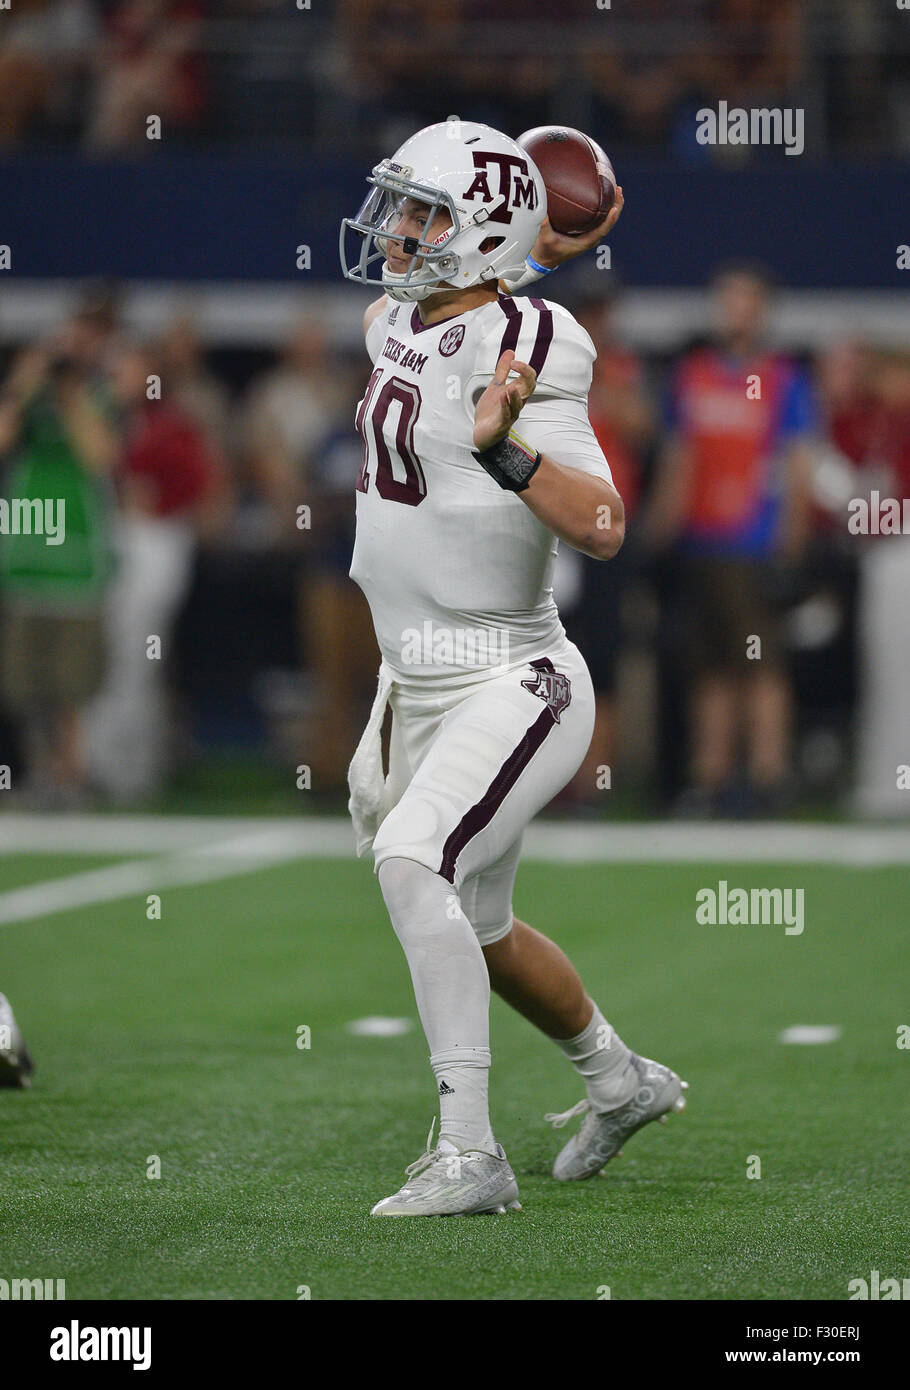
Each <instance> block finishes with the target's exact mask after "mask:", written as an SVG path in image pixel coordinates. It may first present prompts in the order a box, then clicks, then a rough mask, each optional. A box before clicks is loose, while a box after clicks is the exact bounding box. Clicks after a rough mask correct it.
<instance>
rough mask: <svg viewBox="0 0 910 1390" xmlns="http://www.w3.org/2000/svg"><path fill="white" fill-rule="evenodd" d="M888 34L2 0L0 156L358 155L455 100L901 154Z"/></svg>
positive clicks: (866, 0)
mask: <svg viewBox="0 0 910 1390" xmlns="http://www.w3.org/2000/svg"><path fill="white" fill-rule="evenodd" d="M908 89H910V39H908V34H907V26H906V23H905V15H904V14H903V13H902V12H901V9H900V7H899V6H897V5H894V4H891V5H881V4H878V3H876V0H675V3H674V4H673V5H672V6H668V5H666V4H665V3H664V0H612V4H611V5H609V6H608V5H599V4H597V3H596V0H561V4H560V5H559V6H558V18H554V16H553V12H552V10H551V7H548V6H544V5H539V6H535V5H529V4H528V3H527V0H332V2H331V3H330V2H329V0H326V2H325V3H322V0H320V3H315V0H314V3H312V4H309V3H307V4H301V5H298V4H295V3H293V0H219V3H215V0H15V3H14V4H13V5H12V6H11V7H9V8H8V9H6V10H0V148H2V147H3V146H6V147H7V148H9V147H15V146H21V145H23V144H28V143H33V142H39V143H40V142H44V143H79V144H81V145H82V147H83V148H84V149H86V150H87V151H88V152H90V153H92V154H94V155H102V154H116V153H138V152H141V151H142V150H143V149H145V150H146V151H147V150H148V148H149V146H148V143H147V139H146V136H147V121H148V117H149V116H150V115H155V116H158V117H160V119H161V122H162V128H163V132H164V138H166V139H167V140H168V141H170V142H173V141H175V140H176V141H181V140H182V141H188V142H195V143H214V144H224V143H235V144H244V143H246V144H256V145H261V144H263V143H291V144H296V145H297V146H299V147H303V148H311V147H312V145H313V142H314V140H315V141H316V142H317V143H318V146H319V148H320V149H322V150H329V151H331V152H332V153H335V154H337V153H339V152H342V151H343V150H345V149H347V150H351V151H356V153H358V154H363V153H367V152H371V151H376V150H378V149H379V148H385V147H387V146H389V145H391V146H392V147H394V146H396V145H397V144H398V143H400V140H401V138H403V135H406V134H409V133H410V132H411V131H412V130H413V129H414V127H415V126H419V125H423V124H427V123H429V122H430V121H434V120H438V119H440V112H442V113H443V118H444V115H445V114H448V113H450V112H451V113H457V112H461V113H464V112H465V111H468V110H470V112H471V115H472V117H473V118H474V119H480V120H487V121H489V122H490V123H491V124H493V125H495V126H499V127H501V128H503V129H508V130H515V131H518V130H521V129H523V128H526V127H529V126H533V125H539V124H541V123H543V122H548V121H563V122H567V123H569V124H574V125H577V126H580V127H581V128H583V129H588V130H594V131H596V132H597V133H598V136H599V138H600V139H601V141H602V143H605V144H606V145H607V146H608V147H609V148H611V149H619V150H620V151H622V150H623V149H628V148H630V147H636V146H639V147H643V148H645V149H666V148H673V149H675V150H676V151H677V153H679V154H680V155H681V156H682V157H687V158H690V159H692V160H696V159H699V160H705V159H710V158H714V159H720V158H722V159H727V160H729V159H731V158H736V159H737V160H739V161H742V160H743V159H745V158H750V159H755V158H760V157H763V155H767V153H768V152H767V151H762V150H761V149H756V148H751V149H749V148H746V147H741V146H740V147H735V146H726V147H718V148H713V149H711V148H708V147H705V146H702V145H699V144H698V143H697V142H696V140H695V121H694V119H693V117H694V113H695V112H696V111H697V110H698V109H699V108H700V107H702V106H704V105H714V104H716V103H717V102H718V101H720V100H725V101H727V102H728V104H729V105H730V106H731V107H736V106H745V107H763V106H771V107H775V106H788V105H798V106H801V107H805V108H806V109H807V110H808V112H809V122H810V125H811V130H812V147H813V149H815V150H816V152H818V151H821V150H825V149H828V150H837V151H846V152H869V151H872V152H883V151H894V152H906V151H907V150H908V149H910V123H908V120H907V96H908Z"/></svg>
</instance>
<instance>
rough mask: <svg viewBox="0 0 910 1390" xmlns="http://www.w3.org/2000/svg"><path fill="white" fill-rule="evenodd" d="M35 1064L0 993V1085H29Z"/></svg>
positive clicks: (7, 1002) (11, 1012) (23, 1086)
mask: <svg viewBox="0 0 910 1390" xmlns="http://www.w3.org/2000/svg"><path fill="white" fill-rule="evenodd" d="M34 1070H35V1064H34V1062H33V1061H32V1059H31V1057H30V1056H29V1052H28V1048H27V1047H26V1046H25V1041H24V1039H23V1037H22V1033H21V1032H20V1031H19V1025H18V1023H17V1022H16V1019H15V1015H14V1014H13V1011H12V1009H11V1008H10V1003H9V1000H8V999H7V997H6V995H5V994H0V1086H18V1087H20V1088H21V1089H24V1088H26V1087H28V1086H30V1085H31V1084H32V1083H31V1074H32V1072H33V1071H34Z"/></svg>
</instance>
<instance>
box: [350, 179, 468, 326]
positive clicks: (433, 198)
mask: <svg viewBox="0 0 910 1390" xmlns="http://www.w3.org/2000/svg"><path fill="white" fill-rule="evenodd" d="M409 173H410V170H407V169H403V168H401V167H400V166H399V165H395V164H392V163H391V162H390V161H386V162H385V163H383V164H379V165H377V166H376V168H375V169H374V171H373V173H372V175H371V176H370V177H369V178H368V179H367V182H368V183H369V184H370V185H371V188H370V191H369V193H368V194H367V196H366V198H365V199H364V201H363V204H362V206H361V208H360V210H359V212H358V213H357V215H356V216H355V217H346V218H345V219H344V221H343V222H342V224H341V236H340V240H339V250H340V253H341V266H342V270H343V272H344V275H345V277H346V278H347V279H348V280H355V281H358V282H359V283H360V284H364V285H376V286H377V287H378V288H382V289H384V290H385V291H386V293H387V294H388V295H389V296H390V297H391V298H392V299H399V300H405V301H407V300H417V299H423V298H425V296H426V295H428V294H431V293H432V292H433V290H435V289H436V288H437V287H438V286H440V285H442V284H443V283H444V282H445V281H447V280H448V279H449V277H450V276H452V275H454V274H455V273H456V272H457V270H458V266H459V259H458V256H456V255H455V254H454V253H453V252H452V250H451V249H450V247H449V243H450V242H451V241H452V239H453V238H454V237H455V236H457V234H458V233H459V232H460V231H461V230H462V228H461V225H460V221H459V216H458V213H457V211H456V209H455V204H454V203H453V201H452V198H451V197H450V195H449V194H448V193H447V192H446V191H445V190H444V189H441V188H434V187H432V186H431V185H430V184H424V183H417V182H415V181H414V180H413V179H411V178H410V177H409V176H408V175H409ZM406 198H413V199H414V200H415V201H416V202H418V203H421V204H423V205H424V206H425V207H426V219H427V220H426V228H425V230H426V231H432V227H433V222H434V220H435V217H436V213H437V212H438V211H439V209H440V208H443V209H445V211H446V212H447V213H448V215H449V218H450V219H451V225H450V226H449V227H448V228H447V229H446V231H445V232H441V233H440V234H439V235H438V236H437V237H435V238H434V239H433V240H432V241H428V240H426V239H425V237H424V236H420V237H406V236H403V235H401V234H400V233H397V232H394V231H392V230H391V228H393V227H395V226H396V225H397V224H398V223H399V221H400V220H401V208H402V204H403V203H404V200H405V199H406ZM348 233H353V235H354V236H355V237H356V238H358V239H359V254H358V255H357V256H356V258H355V259H353V260H352V261H349V260H348V256H347V249H348ZM390 242H397V243H398V244H399V245H400V246H401V249H402V251H403V253H404V255H406V256H410V258H411V259H410V264H409V265H408V268H407V270H406V271H404V272H401V273H396V272H395V271H393V270H390V269H389V266H388V264H387V257H388V247H389V243H390ZM355 245H356V243H355ZM418 262H419V264H418ZM377 263H378V264H379V266H380V267H381V268H380V271H379V275H378V276H377V275H375V274H371V273H370V272H371V269H372V268H373V267H375V266H376V265H377Z"/></svg>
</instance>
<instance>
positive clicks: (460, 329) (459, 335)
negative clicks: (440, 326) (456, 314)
mask: <svg viewBox="0 0 910 1390" xmlns="http://www.w3.org/2000/svg"><path fill="white" fill-rule="evenodd" d="M463 342H464V324H463V323H456V324H455V327H454V328H447V329H446V331H445V333H443V335H442V337H441V338H440V339H439V351H440V352H441V353H442V355H443V357H451V356H452V354H453V353H455V352H457V351H458V349H459V348H460V347H461V345H462V343H463Z"/></svg>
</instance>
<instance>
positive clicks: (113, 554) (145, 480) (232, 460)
mask: <svg viewBox="0 0 910 1390" xmlns="http://www.w3.org/2000/svg"><path fill="white" fill-rule="evenodd" d="M709 293H710V297H711V306H712V315H713V317H712V323H713V329H712V332H711V334H710V335H709V336H708V337H707V338H706V339H705V340H704V341H701V342H698V343H695V344H693V345H692V346H691V347H689V348H688V349H687V350H686V351H684V352H682V353H680V354H678V355H676V356H675V357H673V358H672V359H668V360H658V359H649V360H643V359H642V358H641V357H640V356H639V355H637V354H636V353H635V352H634V351H633V350H632V349H631V348H630V347H629V346H628V344H626V343H624V342H623V340H622V338H621V335H620V334H619V332H618V330H617V327H616V323H617V317H616V309H615V302H614V300H613V298H612V297H610V296H606V297H604V296H601V297H599V298H597V299H596V300H592V299H588V300H585V301H583V302H581V303H578V304H576V305H575V306H574V307H575V311H576V314H577V316H578V317H579V319H580V320H581V322H582V323H584V325H585V326H586V328H587V329H588V331H589V332H590V334H591V336H592V338H593V339H594V341H595V344H596V346H597V348H598V359H597V365H596V371H595V378H594V383H593V386H592V392H591V400H590V411H591V419H592V423H593V425H594V428H595V430H596V432H597V434H598V436H599V438H600V440H601V443H602V446H603V449H604V452H605V454H606V456H607V458H608V459H609V460H610V463H611V466H612V469H613V472H614V476H615V480H616V483H617V486H618V488H619V490H620V492H621V493H622V495H623V497H624V499H625V503H626V508H627V513H628V517H629V526H628V539H627V542H626V545H625V547H624V548H623V550H622V552H621V553H620V555H619V557H618V558H617V559H616V560H614V561H612V562H610V563H609V564H598V563H597V562H595V561H589V560H587V559H585V558H583V557H581V556H580V555H578V554H577V553H575V552H572V551H569V550H568V549H567V548H566V547H563V548H562V551H561V553H560V563H559V566H558V569H557V574H556V580H555V585H556V591H557V598H558V601H559V604H560V609H561V612H562V614H563V618H564V621H565V623H566V626H567V629H568V631H569V633H570V635H571V636H572V637H573V638H574V639H575V640H577V641H578V642H579V643H580V645H581V646H582V648H583V650H584V652H585V655H586V657H587V658H588V661H589V664H590V666H591V669H592V674H593V676H594V682H595V687H596V690H597V724H596V729H595V734H594V739H593V742H592V746H591V751H590V755H589V757H588V759H587V761H586V763H585V765H584V766H583V767H582V769H581V770H580V771H579V773H578V775H577V777H576V778H575V780H574V782H573V784H572V786H571V787H570V788H569V789H568V790H567V792H566V793H565V794H564V797H563V803H564V804H565V805H566V806H569V807H571V808H573V809H577V810H584V809H585V808H588V807H591V808H601V809H603V808H604V807H605V806H608V805H609V803H610V800H611V799H610V798H609V797H605V796H604V791H605V790H606V789H613V790H614V791H615V790H616V789H620V791H621V790H622V789H623V788H626V789H628V788H629V787H635V788H637V789H638V790H639V791H640V792H641V793H642V794H643V795H646V796H648V797H650V798H651V800H652V802H653V804H654V805H655V806H659V807H660V808H661V809H664V810H666V809H672V810H675V811H677V812H678V813H679V814H680V815H685V816H726V815H729V816H746V815H762V814H779V813H782V812H785V811H786V810H787V808H788V807H790V806H793V805H795V804H799V803H802V802H804V801H805V799H806V797H807V796H808V797H812V796H819V795H823V796H826V797H829V798H834V797H836V798H840V799H843V798H844V797H849V798H851V799H852V802H853V804H854V805H855V806H856V807H858V808H859V809H861V810H863V811H865V812H868V813H870V814H881V815H889V814H902V813H904V810H905V807H906V806H907V802H908V797H907V791H908V788H907V787H906V786H905V785H903V784H902V782H901V773H900V766H901V765H902V764H904V763H906V762H907V761H910V758H908V754H910V701H908V700H907V699H906V690H907V688H908V681H910V671H908V670H907V666H908V662H910V630H908V622H910V605H908V603H907V599H906V595H907V593H908V592H910V525H908V528H907V529H908V534H906V535H905V534H902V533H900V528H899V527H898V528H897V533H894V532H895V528H894V526H893V525H884V524H882V525H879V524H877V523H876V522H875V518H876V517H879V516H881V515H883V514H884V513H883V511H882V507H881V505H880V503H879V502H877V501H876V500H875V499H887V498H892V499H903V498H910V352H904V353H902V352H897V351H894V350H892V349H889V350H884V349H878V348H876V347H875V346H874V345H873V344H870V343H864V342H860V341H853V340H850V339H848V338H846V337H845V338H844V339H843V340H842V341H840V342H838V343H836V344H832V346H831V347H830V348H829V349H828V350H827V351H826V352H825V353H823V354H822V355H821V356H820V357H818V358H817V359H816V360H807V361H797V360H794V359H792V358H790V357H788V356H785V355H783V354H781V353H779V352H777V351H775V350H774V349H773V348H772V347H771V346H769V344H768V341H767V339H766V335H765V328H766V322H767V315H768V310H769V304H770V301H771V298H772V296H773V289H772V287H771V285H770V284H769V283H768V280H767V278H766V276H765V275H764V273H763V272H762V271H761V270H760V269H758V268H756V267H752V266H748V265H741V266H730V267H727V268H726V269H724V270H723V271H721V272H720V273H719V274H718V275H717V277H716V279H715V281H714V282H713V283H712V285H711V286H710V288H709ZM366 375H367V362H366V358H365V356H364V357H363V358H362V359H361V357H360V356H359V355H358V356H355V357H354V358H353V359H351V358H349V357H347V356H345V355H344V353H343V352H341V351H340V350H339V349H338V348H337V347H336V346H335V345H334V344H333V342H332V341H331V339H330V337H329V336H328V334H327V331H326V326H325V324H324V323H323V322H322V321H316V320H315V319H313V318H305V319H302V320H301V321H300V322H299V323H298V324H297V326H296V328H295V330H294V331H293V333H292V334H291V335H290V337H289V339H288V341H287V342H286V343H285V344H284V345H283V347H282V348H281V350H280V351H278V352H276V353H274V354H271V353H265V352H259V353H251V352H249V351H246V352H239V350H234V351H233V352H230V351H227V350H224V349H221V350H219V351H217V352H207V351H205V350H204V348H203V345H202V344H201V342H200V339H199V335H198V332H197V329H196V327H195V325H194V323H193V320H192V318H191V317H190V316H182V317H179V318H177V319H175V321H174V322H172V323H171V324H170V325H169V326H168V327H167V329H166V331H165V332H164V333H162V334H161V335H160V337H159V338H157V339H156V340H155V341H153V342H137V341H135V340H134V339H132V338H131V337H130V336H129V335H128V334H127V333H126V332H125V330H124V328H123V325H122V316H121V310H120V302H119V296H118V291H117V289H116V287H114V286H111V285H103V284H97V285H89V286H86V287H83V289H82V290H80V292H79V294H78V297H77V298H76V300H75V302H74V306H73V310H72V313H71V315H70V316H69V317H68V319H67V321H66V322H65V323H63V324H62V325H61V326H60V327H59V329H58V330H57V331H56V332H54V333H53V334H52V335H51V336H50V337H49V338H47V339H45V340H42V341H41V342H37V343H30V344H27V345H25V346H23V347H21V348H20V349H19V350H17V351H15V352H13V353H12V354H11V355H10V360H9V362H8V363H7V365H6V369H5V371H4V372H3V374H2V377H0V501H2V500H4V499H5V502H6V504H7V505H8V506H11V505H12V503H13V500H14V499H20V501H21V500H22V499H26V500H28V499H44V498H57V499H64V500H65V504H66V527H65V539H63V541H62V543H53V544H48V543H47V542H48V535H47V534H46V533H45V534H41V530H42V528H41V525H40V524H38V523H36V525H35V526H32V527H29V528H20V533H19V534H14V533H13V532H14V531H15V529H16V528H14V527H11V526H8V525H7V526H5V527H4V531H5V534H3V535H0V752H2V751H5V750H6V749H11V750H18V751H14V753H13V755H12V762H13V763H14V764H15V768H16V775H15V777H14V790H15V791H16V792H17V793H18V795H20V796H21V797H22V799H23V800H24V801H25V802H26V803H27V804H30V805H38V806H48V807H52V806H53V807H65V806H78V805H81V804H94V803H97V802H98V801H99V800H107V801H110V802H111V803H114V804H138V803H141V802H142V801H144V800H148V799H149V798H154V797H156V796H158V795H159V794H160V793H161V792H162V790H163V789H164V788H166V787H167V785H168V784H169V781H170V779H171V778H172V776H173V774H174V772H175V770H176V769H177V768H178V767H179V766H180V764H181V759H183V758H184V757H186V756H187V753H188V750H189V749H190V748H193V747H196V748H198V747H200V746H203V747H204V746H225V745H229V746H237V745H241V744H246V745H252V746H254V747H255V748H256V749H257V750H258V753H259V755H260V756H261V755H262V754H263V752H265V753H266V754H267V755H268V756H269V757H271V758H272V759H273V761H274V762H276V763H278V764H280V765H282V766H285V767H289V768H294V767H295V766H296V767H300V766H301V765H303V764H305V765H306V766H307V768H308V769H309V773H308V776H309V777H311V779H312V781H311V785H312V788H313V789H314V790H315V791H316V792H317V793H324V794H326V795H331V794H333V793H334V794H336V795H337V794H338V793H339V792H340V791H341V790H342V789H343V784H344V774H345V769H346V765H347V762H348V760H349V758H350V755H351V752H352V750H353V747H354V744H355V742H356V737H357V734H358V731H359V728H360V726H361V723H362V720H363V718H364V713H365V710H366V709H367V708H368V706H369V701H370V695H371V691H372V687H373V684H374V679H375V670H376V666H377V664H378V655H377V651H376V646H375V641H374V638H373V635H372V630H371V626H370V620H369V614H368V611H367V609H366V605H365V603H364V601H363V599H362V596H361V595H360V592H359V590H358V589H357V588H356V587H355V586H354V585H353V583H352V582H351V581H350V580H349V579H348V577H347V570H348V566H349V562H350V554H351V546H352V540H353V516H354V505H353V487H354V480H355V478H356V476H357V472H358V468H359V463H360V453H361V446H360V441H359V439H358V437H357V435H356V433H355V431H354V425H353V419H354V413H355V407H356V402H357V399H358V397H359V395H360V394H361V392H362V388H363V384H364V381H365V379H366ZM869 499H872V504H873V505H872V509H871V510H869V511H867V513H862V506H861V505H860V504H863V503H864V502H865V501H867V500H869ZM907 511H908V513H910V502H908V503H907ZM2 514H3V513H2V509H0V515H2ZM6 515H11V513H7V514H6ZM863 515H865V517H866V521H865V524H854V521H855V520H856V517H857V516H859V518H860V522H861V521H862V516H863ZM39 522H40V518H39ZM44 529H45V532H47V531H48V530H49V529H50V527H46V528H44ZM876 532H878V534H876ZM756 639H757V646H756ZM10 760H11V759H10V757H8V756H0V764H8V763H9V762H10ZM908 779H910V775H908V776H905V779H904V780H905V782H906V781H907V780H908Z"/></svg>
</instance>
